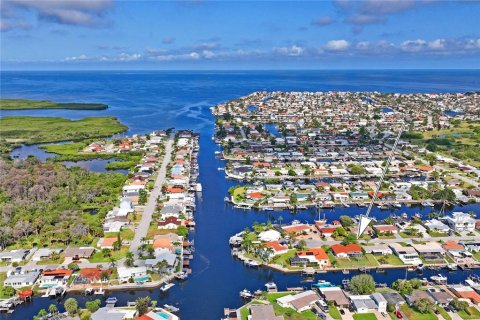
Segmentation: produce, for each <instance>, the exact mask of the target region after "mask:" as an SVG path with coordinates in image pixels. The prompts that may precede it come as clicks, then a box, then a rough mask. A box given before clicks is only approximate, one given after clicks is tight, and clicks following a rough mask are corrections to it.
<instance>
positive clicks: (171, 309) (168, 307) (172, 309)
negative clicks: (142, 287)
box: [163, 304, 180, 312]
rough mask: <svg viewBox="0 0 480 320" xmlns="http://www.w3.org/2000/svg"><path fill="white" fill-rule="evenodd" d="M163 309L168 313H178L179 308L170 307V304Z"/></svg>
mask: <svg viewBox="0 0 480 320" xmlns="http://www.w3.org/2000/svg"><path fill="white" fill-rule="evenodd" d="M163 307H164V308H165V309H167V310H168V311H170V312H178V311H180V309H179V308H177V307H174V306H172V305H170V304H164V305H163Z"/></svg>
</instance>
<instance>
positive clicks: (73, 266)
mask: <svg viewBox="0 0 480 320" xmlns="http://www.w3.org/2000/svg"><path fill="white" fill-rule="evenodd" d="M68 269H70V270H72V271H77V270H80V268H79V267H78V264H76V263H73V262H72V263H70V264H69V265H68Z"/></svg>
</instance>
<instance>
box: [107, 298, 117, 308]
mask: <svg viewBox="0 0 480 320" xmlns="http://www.w3.org/2000/svg"><path fill="white" fill-rule="evenodd" d="M117 301H118V299H117V297H109V298H107V300H105V303H106V304H107V305H113V306H114V305H115V304H116V303H117Z"/></svg>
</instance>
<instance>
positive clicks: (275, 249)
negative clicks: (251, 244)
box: [263, 241, 288, 258]
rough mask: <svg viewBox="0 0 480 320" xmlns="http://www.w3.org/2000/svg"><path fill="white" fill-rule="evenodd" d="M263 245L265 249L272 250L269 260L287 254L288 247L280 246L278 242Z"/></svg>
mask: <svg viewBox="0 0 480 320" xmlns="http://www.w3.org/2000/svg"><path fill="white" fill-rule="evenodd" d="M263 245H264V246H265V248H268V249H270V250H272V251H271V254H270V258H271V257H273V256H277V255H281V254H284V253H287V252H288V247H287V246H285V245H282V244H280V243H279V242H278V241H270V242H265V243H264V244H263Z"/></svg>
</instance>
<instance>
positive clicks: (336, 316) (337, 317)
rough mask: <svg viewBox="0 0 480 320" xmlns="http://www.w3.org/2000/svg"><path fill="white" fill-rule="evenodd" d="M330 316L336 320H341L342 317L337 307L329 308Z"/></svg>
mask: <svg viewBox="0 0 480 320" xmlns="http://www.w3.org/2000/svg"><path fill="white" fill-rule="evenodd" d="M328 314H329V315H330V316H331V317H332V318H333V319H335V320H341V319H342V315H341V314H340V311H338V309H337V307H335V306H328Z"/></svg>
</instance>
